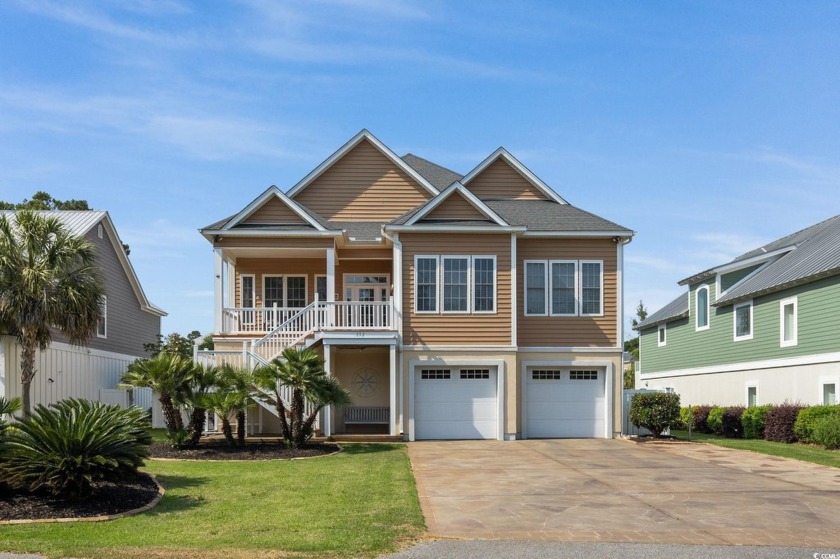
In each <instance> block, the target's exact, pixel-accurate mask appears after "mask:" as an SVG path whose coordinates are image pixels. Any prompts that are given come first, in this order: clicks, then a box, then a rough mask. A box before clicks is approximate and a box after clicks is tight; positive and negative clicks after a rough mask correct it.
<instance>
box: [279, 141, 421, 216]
mask: <svg viewBox="0 0 840 559" xmlns="http://www.w3.org/2000/svg"><path fill="white" fill-rule="evenodd" d="M429 198H431V193H429V192H427V191H426V190H425V189H424V188H423V187H422V186H420V185H419V184H418V183H416V182H415V181H414V179H412V178H411V177H409V176H408V175H407V174H406V173H405V172H404V171H403V170H402V169H400V168H399V167H398V166H397V165H396V164H395V163H394V162H392V161H391V160H390V159H388V158H387V157H385V155H383V154H382V152H380V151H379V150H378V149H377V148H376V147H374V146H373V144H371V143H370V142H368V141H367V140H363V141H362V142H360V143H359V145H357V146H356V147H354V148H353V149H352V150H350V151H349V152H347V153H346V154H345V155H344V157H343V158H341V159H340V160H338V161H337V162H335V164H334V165H333V166H332V167H330V168H329V169H327V170H326V171H325V172H324V173H323V174H322V175H321V176H319V177H318V178H317V179H315V180H314V181H313V182H312V183H311V184H309V186H307V187H306V188H304V189H303V190H301V191H300V192H299V193H298V194H297V195H296V196H295V201H296V202H298V203H300V204H303V205H304V206H306V207H307V208H309V209H311V210H313V211H314V212H316V213H317V214H319V215H321V216H322V217H324V218H326V219H330V220H336V221H381V222H386V221H390V220H392V219H394V218H396V217H398V216H400V215H402V214H404V213H405V212H407V211H408V210H410V209H412V208H415V207H417V206H419V205H420V204H422V203H424V202H426V201H427V200H428V199H429Z"/></svg>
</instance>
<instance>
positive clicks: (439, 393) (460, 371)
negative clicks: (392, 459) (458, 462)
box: [414, 367, 499, 439]
mask: <svg viewBox="0 0 840 559" xmlns="http://www.w3.org/2000/svg"><path fill="white" fill-rule="evenodd" d="M498 410H499V406H498V394H497V387H496V370H495V368H490V369H488V368H481V367H475V368H469V367H435V368H421V367H417V368H416V369H415V371H414V438H415V439H495V438H496V437H497V435H498Z"/></svg>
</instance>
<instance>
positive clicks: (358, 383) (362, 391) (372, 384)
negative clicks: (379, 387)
mask: <svg viewBox="0 0 840 559" xmlns="http://www.w3.org/2000/svg"><path fill="white" fill-rule="evenodd" d="M353 388H354V389H355V391H356V394H358V395H359V396H362V397H363V398H368V397H370V396H372V395H373V393H374V392H376V371H374V370H373V369H361V370H360V371H358V372H357V373H356V374H355V375H353Z"/></svg>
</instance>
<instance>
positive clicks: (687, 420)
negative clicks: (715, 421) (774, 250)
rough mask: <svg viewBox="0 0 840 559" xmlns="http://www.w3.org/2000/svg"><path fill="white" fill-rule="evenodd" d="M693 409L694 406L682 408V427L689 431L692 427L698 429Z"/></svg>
mask: <svg viewBox="0 0 840 559" xmlns="http://www.w3.org/2000/svg"><path fill="white" fill-rule="evenodd" d="M693 411H694V410H693V408H691V407H688V406H686V407H684V408H680V429H684V430H686V431H688V430H689V427H690V428H691V429H694V430H696V427H695V426H694V413H693Z"/></svg>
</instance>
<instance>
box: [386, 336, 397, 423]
mask: <svg viewBox="0 0 840 559" xmlns="http://www.w3.org/2000/svg"><path fill="white" fill-rule="evenodd" d="M388 353H389V354H390V357H391V367H390V371H391V409H390V413H389V415H388V417H389V420H388V432H389V434H390V435H391V436H396V435H397V434H398V433H399V432H400V431H399V425H398V424H397V346H396V345H395V344H391V345H390V346H389V352H388Z"/></svg>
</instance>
